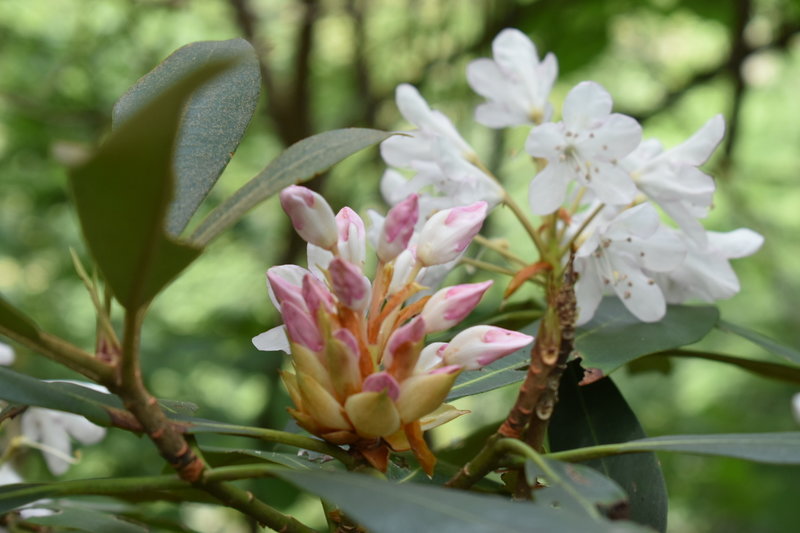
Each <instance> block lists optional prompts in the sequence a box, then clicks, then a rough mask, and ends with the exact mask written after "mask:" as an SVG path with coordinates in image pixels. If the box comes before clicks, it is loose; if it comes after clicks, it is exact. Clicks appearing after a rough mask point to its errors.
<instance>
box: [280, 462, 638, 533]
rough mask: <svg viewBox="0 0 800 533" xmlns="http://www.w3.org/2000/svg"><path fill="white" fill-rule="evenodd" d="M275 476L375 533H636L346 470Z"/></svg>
mask: <svg viewBox="0 0 800 533" xmlns="http://www.w3.org/2000/svg"><path fill="white" fill-rule="evenodd" d="M275 474H276V475H277V476H279V477H281V478H283V479H285V480H287V481H289V482H291V483H293V484H295V485H297V486H298V487H300V488H302V489H304V490H306V491H308V492H311V493H313V494H317V495H318V496H320V497H321V498H323V499H325V500H328V501H330V502H332V503H334V504H335V505H337V506H338V507H340V508H341V509H342V510H343V511H344V512H345V513H347V514H348V516H351V517H352V518H353V519H355V520H356V521H357V522H358V523H359V524H361V525H363V526H365V527H366V528H367V529H369V530H370V531H374V532H376V533H407V532H408V531H436V532H437V533H497V532H498V531H502V532H504V533H515V532H520V533H521V532H526V533H527V532H530V531H580V532H582V533H594V532H611V531H614V532H634V531H643V530H642V529H641V528H638V527H636V526H634V525H633V524H626V523H619V522H617V523H614V522H608V523H600V522H596V521H594V520H590V519H587V518H586V517H585V516H581V515H578V514H574V513H569V512H565V510H557V509H550V508H547V507H543V506H536V505H529V504H526V503H520V502H512V501H509V500H506V499H504V498H500V497H497V496H492V495H477V494H474V493H469V492H465V491H459V490H452V489H446V488H444V487H438V486H433V485H420V484H417V483H402V484H395V483H392V482H389V481H383V480H380V479H376V478H373V477H370V476H366V475H363V474H353V473H347V472H325V471H321V470H315V471H302V472H301V471H278V470H276V472H275Z"/></svg>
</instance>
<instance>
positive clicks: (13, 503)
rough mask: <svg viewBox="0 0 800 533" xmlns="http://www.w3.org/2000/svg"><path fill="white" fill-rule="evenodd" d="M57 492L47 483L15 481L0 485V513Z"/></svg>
mask: <svg viewBox="0 0 800 533" xmlns="http://www.w3.org/2000/svg"><path fill="white" fill-rule="evenodd" d="M55 494H58V492H57V491H56V489H54V488H52V487H51V486H50V485H49V484H47V483H17V484H13V485H2V486H0V515H2V514H3V513H7V512H8V511H13V510H14V509H16V508H17V507H22V506H23V505H27V504H29V503H31V502H35V501H36V500H40V499H42V498H46V497H48V496H53V495H55Z"/></svg>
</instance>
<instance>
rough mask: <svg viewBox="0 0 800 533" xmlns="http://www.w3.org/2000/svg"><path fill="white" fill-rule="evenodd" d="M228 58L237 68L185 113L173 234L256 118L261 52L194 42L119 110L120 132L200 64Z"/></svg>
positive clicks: (237, 42) (235, 42) (176, 158)
mask: <svg viewBox="0 0 800 533" xmlns="http://www.w3.org/2000/svg"><path fill="white" fill-rule="evenodd" d="M225 60H228V61H236V65H235V66H234V67H233V68H230V69H228V70H227V71H225V72H224V73H222V74H220V75H219V76H217V77H216V78H215V79H214V80H212V81H210V82H209V83H207V84H206V85H204V86H203V87H202V88H201V89H199V90H197V91H196V92H195V93H194V94H193V95H192V96H191V98H189V100H188V101H187V102H186V104H185V106H184V109H183V113H182V117H181V119H180V126H179V128H178V137H177V140H176V142H175V151H174V154H173V164H174V171H175V177H176V183H175V196H174V198H173V199H172V202H171V204H170V206H169V213H168V215H167V231H168V232H169V234H170V235H172V236H178V235H180V233H181V232H182V231H183V229H184V228H185V227H186V224H187V223H188V222H189V219H190V218H191V217H192V215H193V214H194V213H195V211H196V210H197V208H198V207H199V206H200V203H201V202H202V201H203V199H204V198H205V197H206V195H207V194H208V192H209V191H210V190H211V188H212V187H213V186H214V184H215V183H216V182H217V179H218V178H219V176H220V174H222V171H223V170H224V169H225V167H226V166H227V165H228V162H229V161H230V159H231V157H232V155H233V153H234V152H235V151H236V148H237V147H238V146H239V141H240V140H241V138H242V135H244V131H245V129H246V128H247V125H248V123H249V122H250V119H251V118H252V116H253V112H254V111H255V109H256V104H257V103H258V96H259V92H260V89H261V75H260V71H259V64H258V58H257V57H256V54H255V50H253V47H252V46H251V45H250V43H248V42H247V41H245V40H244V39H231V40H229V41H204V42H198V43H192V44H188V45H186V46H184V47H182V48H179V49H178V50H176V51H175V52H173V53H172V54H171V55H170V56H169V57H167V58H166V59H165V60H164V61H163V62H162V63H161V64H159V65H158V66H157V67H156V68H155V69H153V70H152V71H150V72H149V73H148V74H146V75H145V76H144V77H143V78H142V79H140V80H139V81H138V82H136V85H134V86H133V87H131V88H130V89H129V90H128V92H126V93H125V94H124V95H122V97H121V98H120V99H119V100H118V101H117V103H116V105H115V106H114V112H113V120H114V127H115V128H118V127H119V126H120V125H121V124H123V123H124V122H125V121H127V120H129V119H130V118H131V117H132V116H133V115H134V114H135V113H136V112H138V111H140V110H142V109H143V108H144V106H145V105H146V104H148V103H149V102H152V101H153V100H155V99H156V98H157V97H158V96H159V95H160V94H161V93H162V92H164V91H165V90H167V89H168V88H169V87H171V86H172V85H173V84H175V83H176V82H178V81H179V80H181V79H182V78H184V77H185V76H187V75H189V74H191V73H192V72H194V71H195V70H197V68H198V67H199V66H201V65H207V64H209V63H214V62H217V61H225Z"/></svg>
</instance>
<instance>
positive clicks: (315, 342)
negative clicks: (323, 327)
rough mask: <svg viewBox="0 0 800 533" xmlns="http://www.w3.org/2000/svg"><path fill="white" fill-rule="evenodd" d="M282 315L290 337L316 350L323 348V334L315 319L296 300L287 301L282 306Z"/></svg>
mask: <svg viewBox="0 0 800 533" xmlns="http://www.w3.org/2000/svg"><path fill="white" fill-rule="evenodd" d="M281 315H282V316H283V323H284V324H285V325H286V331H287V333H288V334H289V339H291V340H292V341H293V342H296V343H298V344H302V345H303V346H305V347H306V348H308V349H310V350H313V351H315V352H319V351H320V350H322V346H323V344H322V335H320V332H319V328H317V324H316V323H315V322H314V319H313V318H311V315H309V314H308V312H307V311H306V310H305V309H302V308H301V307H300V306H298V305H297V304H295V303H294V302H286V303H284V304H283V306H282V307H281Z"/></svg>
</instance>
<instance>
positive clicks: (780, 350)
mask: <svg viewBox="0 0 800 533" xmlns="http://www.w3.org/2000/svg"><path fill="white" fill-rule="evenodd" d="M717 327H718V328H719V329H720V330H722V331H725V332H727V333H733V334H734V335H738V336H740V337H742V338H744V339H747V340H749V341H750V342H752V343H753V344H755V345H757V346H761V347H762V348H764V349H765V350H767V351H768V352H771V353H773V354H775V355H779V356H781V357H783V358H784V359H786V360H788V361H791V362H792V363H794V364H796V365H800V351H798V350H796V349H794V348H791V347H789V346H786V345H785V344H781V343H780V342H778V341H776V340H774V339H770V338H769V337H767V336H765V335H762V334H761V333H758V332H757V331H753V330H752V329H748V328H745V327H743V326H738V325H736V324H731V323H730V322H728V321H726V320H720V321H719V322H718V323H717Z"/></svg>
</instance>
